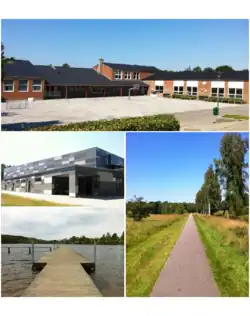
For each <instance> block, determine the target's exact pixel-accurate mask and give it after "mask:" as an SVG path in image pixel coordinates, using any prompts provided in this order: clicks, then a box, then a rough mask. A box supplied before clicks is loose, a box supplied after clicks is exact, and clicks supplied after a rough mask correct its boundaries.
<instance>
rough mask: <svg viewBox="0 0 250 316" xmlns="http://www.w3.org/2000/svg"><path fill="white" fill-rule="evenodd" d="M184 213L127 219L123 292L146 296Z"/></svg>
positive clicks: (171, 246)
mask: <svg viewBox="0 0 250 316" xmlns="http://www.w3.org/2000/svg"><path fill="white" fill-rule="evenodd" d="M187 218H188V216H187V215H153V216H150V218H148V219H144V220H142V221H140V222H134V221H132V220H131V219H127V231H126V247H127V252H126V261H127V265H126V268H127V276H126V278H127V282H126V283H127V284H126V287H127V296H149V295H150V293H151V291H152V288H153V286H154V284H155V282H156V280H157V279H158V277H159V274H160V271H161V270H162V268H163V266H164V264H165V262H166V260H167V258H168V256H169V255H170V253H171V251H172V249H173V247H174V245H175V243H176V241H177V239H178V238H179V236H180V233H181V231H182V229H183V227H184V224H185V223H186V221H187Z"/></svg>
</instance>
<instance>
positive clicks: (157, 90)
mask: <svg viewBox="0 0 250 316" xmlns="http://www.w3.org/2000/svg"><path fill="white" fill-rule="evenodd" d="M163 90H164V86H163V85H157V86H155V92H159V93H163Z"/></svg>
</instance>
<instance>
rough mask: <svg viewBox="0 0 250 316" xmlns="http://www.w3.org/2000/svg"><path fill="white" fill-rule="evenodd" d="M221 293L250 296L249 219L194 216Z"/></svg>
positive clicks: (222, 294) (229, 295)
mask: <svg viewBox="0 0 250 316" xmlns="http://www.w3.org/2000/svg"><path fill="white" fill-rule="evenodd" d="M194 219H195V222H196V224H197V227H198V231H199V234H200V237H201V240H202V241H203V244H204V247H205V250H206V253H207V256H208V259H209V262H210V265H211V268H212V272H213V275H214V279H215V281H216V283H217V286H218V288H219V291H220V294H221V296H226V297H232V296H234V297H243V296H244V297H247V296H248V295H249V289H248V287H249V281H248V280H249V276H248V275H249V273H248V260H249V256H248V223H246V222H243V221H239V220H231V219H225V218H221V217H217V216H210V217H205V216H201V215H195V216H194Z"/></svg>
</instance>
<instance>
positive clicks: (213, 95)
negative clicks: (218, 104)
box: [210, 87, 225, 98]
mask: <svg viewBox="0 0 250 316" xmlns="http://www.w3.org/2000/svg"><path fill="white" fill-rule="evenodd" d="M213 89H216V90H217V92H216V94H215V93H213V92H212V91H213ZM220 89H223V95H222V94H221V95H220V93H219V90H220ZM210 95H211V97H217V98H218V97H219V98H224V97H225V88H219V87H213V88H211V93H210Z"/></svg>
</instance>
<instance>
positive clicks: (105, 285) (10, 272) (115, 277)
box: [2, 244, 124, 297]
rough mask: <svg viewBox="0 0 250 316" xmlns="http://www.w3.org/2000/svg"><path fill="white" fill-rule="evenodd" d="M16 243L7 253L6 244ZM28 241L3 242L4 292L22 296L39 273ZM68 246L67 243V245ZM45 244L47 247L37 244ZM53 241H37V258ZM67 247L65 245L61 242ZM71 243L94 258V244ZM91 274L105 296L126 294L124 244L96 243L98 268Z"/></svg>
mask: <svg viewBox="0 0 250 316" xmlns="http://www.w3.org/2000/svg"><path fill="white" fill-rule="evenodd" d="M8 246H10V247H11V246H13V247H18V248H11V253H10V254H8V249H7V248H6V247H8ZM30 246H31V245H28V244H25V245H24V244H15V245H7V244H4V245H2V296H21V295H22V293H23V291H24V290H26V288H27V287H28V286H29V285H30V283H31V282H32V280H33V279H34V277H35V276H36V274H35V273H34V272H32V268H31V267H32V256H31V254H29V249H28V248H24V247H30ZM67 246H68V245H67ZM38 247H46V248H38ZM49 247H52V249H53V245H35V261H38V260H39V259H40V258H41V257H42V256H44V255H45V254H46V253H48V252H49ZM61 247H64V245H61ZM71 247H72V248H73V249H74V250H75V251H77V252H78V253H80V254H81V255H83V256H85V257H87V258H88V259H90V260H91V259H93V253H94V250H93V245H71ZM91 277H92V279H93V281H94V283H95V284H96V286H97V288H98V289H99V290H100V291H101V293H102V294H103V295H104V296H109V297H110V296H113V297H119V296H123V295H124V248H123V246H120V245H115V246H114V245H112V246H107V245H97V247H96V271H95V272H94V273H93V274H91Z"/></svg>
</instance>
